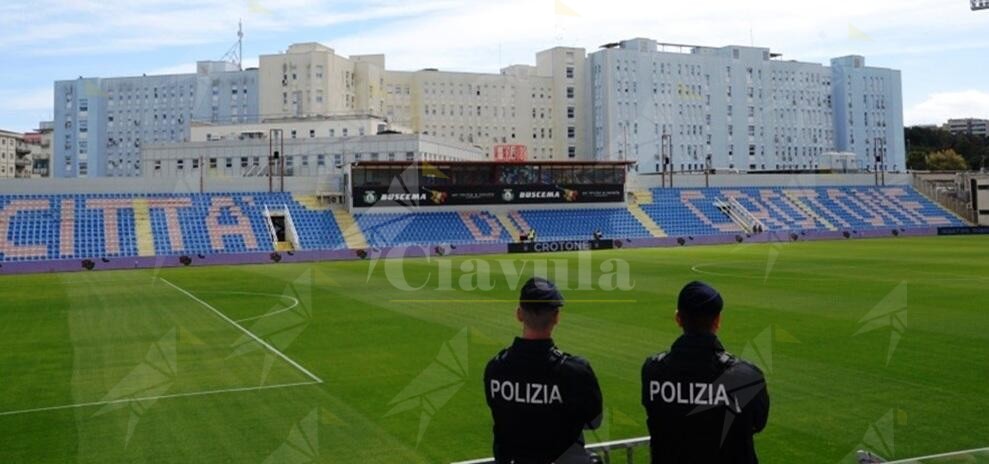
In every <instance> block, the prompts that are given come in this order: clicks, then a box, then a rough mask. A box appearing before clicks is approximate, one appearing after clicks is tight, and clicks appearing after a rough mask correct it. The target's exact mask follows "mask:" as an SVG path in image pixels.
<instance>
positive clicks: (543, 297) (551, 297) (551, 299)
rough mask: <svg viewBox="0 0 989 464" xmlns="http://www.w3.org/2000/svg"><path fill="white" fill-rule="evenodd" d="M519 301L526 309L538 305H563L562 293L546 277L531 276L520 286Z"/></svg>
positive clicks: (553, 306)
mask: <svg viewBox="0 0 989 464" xmlns="http://www.w3.org/2000/svg"><path fill="white" fill-rule="evenodd" d="M519 303H520V304H521V305H522V306H523V307H525V308H526V309H529V308H540V307H551V308H559V307H560V306H563V294H562V293H560V291H559V290H557V289H556V285H555V284H553V282H551V281H549V280H548V279H544V278H542V277H533V278H531V279H529V280H528V281H526V283H525V285H523V286H522V292H521V294H520V295H519Z"/></svg>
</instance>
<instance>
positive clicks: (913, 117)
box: [905, 90, 989, 126]
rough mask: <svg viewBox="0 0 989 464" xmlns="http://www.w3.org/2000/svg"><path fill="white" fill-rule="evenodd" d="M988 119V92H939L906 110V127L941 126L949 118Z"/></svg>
mask: <svg viewBox="0 0 989 464" xmlns="http://www.w3.org/2000/svg"><path fill="white" fill-rule="evenodd" d="M969 117H971V118H982V119H989V92H985V91H981V90H964V91H960V92H941V93H935V94H932V95H930V96H928V97H927V99H926V100H924V101H922V102H920V103H918V104H916V105H914V106H913V107H911V108H908V109H907V110H906V116H905V122H906V124H907V125H908V126H912V125H917V124H942V123H944V122H945V121H947V120H948V119H949V118H969Z"/></svg>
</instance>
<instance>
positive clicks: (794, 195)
mask: <svg viewBox="0 0 989 464" xmlns="http://www.w3.org/2000/svg"><path fill="white" fill-rule="evenodd" d="M800 194H801V192H799V191H794V190H784V191H783V195H784V196H786V198H787V199H789V200H790V202H792V203H793V204H794V205H795V206H796V207H797V209H798V210H799V211H800V212H801V213H804V214H806V215H807V216H808V217H812V218H814V220H816V221H817V222H819V223H821V224H823V225H824V228H825V229H827V230H832V231H834V230H838V228H837V227H835V225H834V224H832V223H831V221H828V220H827V219H824V216H822V215H820V214H817V212H816V211H814V210H813V209H811V208H810V207H809V206H807V205H806V204H805V203H804V202H803V201H801V200H800V196H799V195H800Z"/></svg>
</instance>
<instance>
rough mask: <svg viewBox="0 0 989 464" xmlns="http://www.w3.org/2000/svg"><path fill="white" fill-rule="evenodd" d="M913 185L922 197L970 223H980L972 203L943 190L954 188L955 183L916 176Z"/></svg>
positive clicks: (912, 180) (912, 181)
mask: <svg viewBox="0 0 989 464" xmlns="http://www.w3.org/2000/svg"><path fill="white" fill-rule="evenodd" d="M911 183H912V184H913V187H914V188H915V189H917V191H918V192H920V193H921V195H924V196H925V197H927V199H929V200H931V201H933V202H935V203H937V204H939V205H941V206H943V207H945V208H946V209H948V210H949V211H951V212H952V213H955V214H956V215H958V216H959V217H961V218H962V219H964V220H966V221H968V222H969V223H971V224H975V223H976V222H977V221H978V218H976V217H975V211H973V210H972V205H971V204H970V203H968V202H966V201H963V200H961V199H959V198H958V197H957V196H955V194H954V193H953V192H952V193H949V192H947V191H944V190H943V188H944V187H947V186H951V187H954V183H949V182H931V181H929V180H925V179H922V178H920V177H918V176H916V175H914V176H913V178H912V179H911ZM938 187H942V189H938Z"/></svg>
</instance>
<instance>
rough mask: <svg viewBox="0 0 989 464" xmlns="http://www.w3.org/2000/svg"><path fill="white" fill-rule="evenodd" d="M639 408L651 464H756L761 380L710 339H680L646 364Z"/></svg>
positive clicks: (763, 411) (762, 421)
mask: <svg viewBox="0 0 989 464" xmlns="http://www.w3.org/2000/svg"><path fill="white" fill-rule="evenodd" d="M642 405H643V406H645V409H646V415H647V423H648V426H649V435H651V442H650V446H651V447H652V462H653V463H654V464H658V463H705V464H712V463H757V462H758V458H757V457H756V453H755V447H754V446H753V443H752V436H753V434H755V433H758V432H760V431H761V430H762V429H763V428H764V427H765V426H766V420H767V419H768V417H769V394H768V392H767V391H766V381H765V378H764V377H763V375H762V371H760V370H759V368H758V367H756V366H755V365H753V364H750V363H748V362H745V361H743V360H741V359H739V358H736V357H734V356H732V355H731V354H728V353H727V352H725V349H724V347H723V346H722V345H721V342H719V341H718V338H717V337H716V336H715V335H713V334H685V335H683V336H681V337H680V338H679V339H677V340H676V342H674V343H673V347H672V348H671V349H670V351H669V352H666V353H660V354H658V355H655V356H652V357H650V358H648V359H646V362H645V364H644V365H643V366H642Z"/></svg>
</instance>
